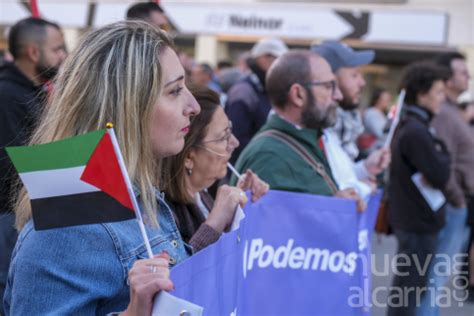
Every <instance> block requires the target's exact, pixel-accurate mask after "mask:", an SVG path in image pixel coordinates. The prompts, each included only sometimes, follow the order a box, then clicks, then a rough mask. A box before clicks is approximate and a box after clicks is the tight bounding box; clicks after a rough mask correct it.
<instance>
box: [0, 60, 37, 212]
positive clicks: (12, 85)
mask: <svg viewBox="0 0 474 316" xmlns="http://www.w3.org/2000/svg"><path fill="white" fill-rule="evenodd" d="M44 97H45V94H44V93H43V90H42V88H39V87H36V86H35V85H34V84H33V82H31V81H30V80H29V79H28V78H27V77H26V76H25V75H24V74H23V73H21V72H20V70H19V69H18V68H17V67H16V66H15V65H13V64H6V65H4V66H3V67H1V68H0V213H1V212H7V211H11V209H12V207H11V205H10V198H11V190H12V184H13V183H14V182H15V181H16V179H17V176H16V172H15V171H14V168H13V166H12V164H11V162H10V160H9V159H8V157H7V154H6V151H5V147H7V146H19V145H25V144H26V143H27V142H28V139H29V137H30V136H31V133H32V131H33V129H34V125H35V123H36V121H37V119H38V116H39V113H40V112H41V110H42V101H43V100H44Z"/></svg>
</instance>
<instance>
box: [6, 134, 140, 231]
mask: <svg viewBox="0 0 474 316" xmlns="http://www.w3.org/2000/svg"><path fill="white" fill-rule="evenodd" d="M117 147H118V146H117ZM6 150H7V153H8V155H9V156H10V159H11V160H12V162H13V164H14V165H15V168H16V170H17V171H18V173H19V175H20V178H21V180H22V182H23V184H24V186H25V188H26V190H27V192H28V195H29V197H30V200H31V208H32V211H33V222H34V225H35V229H36V230H44V229H50V228H57V227H66V226H75V225H85V224H95V223H103V222H115V221H122V220H128V219H133V218H135V212H134V208H133V203H132V200H131V197H130V194H129V191H128V189H127V185H126V181H125V175H124V174H123V172H122V170H125V168H121V167H120V166H121V165H120V162H119V159H120V157H121V156H119V155H120V154H117V152H116V150H115V148H114V144H113V142H112V138H111V135H110V134H109V133H108V132H107V130H99V131H95V132H91V133H87V134H84V135H80V136H76V137H72V138H68V139H64V140H60V141H56V142H52V143H48V144H41V145H33V146H22V147H8V148H7V149H6Z"/></svg>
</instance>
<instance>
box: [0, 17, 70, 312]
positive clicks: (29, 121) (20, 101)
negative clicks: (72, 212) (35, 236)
mask: <svg viewBox="0 0 474 316" xmlns="http://www.w3.org/2000/svg"><path fill="white" fill-rule="evenodd" d="M8 43H9V49H10V52H11V54H12V55H13V58H14V62H13V63H8V64H5V65H4V66H3V67H1V68H0V253H1V254H2V255H1V256H0V258H1V259H0V297H3V291H4V288H5V282H6V277H7V272H8V265H9V261H10V255H11V251H12V249H13V246H14V243H15V240H16V232H15V231H14V228H13V224H14V215H13V212H12V210H13V209H12V204H11V195H12V190H13V183H14V182H15V180H16V179H15V176H14V174H15V172H14V169H13V166H12V165H11V163H10V161H9V159H8V158H7V155H6V152H5V147H6V146H18V145H25V143H26V142H27V141H28V139H29V137H30V134H31V132H32V129H33V128H34V125H35V122H36V120H37V118H38V115H39V114H40V112H41V111H42V109H43V101H44V100H43V99H44V97H45V86H44V84H45V83H46V82H48V81H50V80H51V79H53V78H54V76H55V75H56V73H57V72H58V70H59V67H60V65H61V63H62V62H63V61H64V59H65V58H66V48H65V44H64V39H63V35H62V33H61V29H60V28H59V26H58V25H57V24H55V23H51V22H48V21H46V20H42V19H38V18H27V19H24V20H21V21H19V22H18V23H16V24H15V25H14V26H13V27H12V28H11V30H10V33H9V38H8ZM2 309H3V308H2V305H1V300H0V313H1V312H2Z"/></svg>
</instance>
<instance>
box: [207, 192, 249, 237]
mask: <svg viewBox="0 0 474 316" xmlns="http://www.w3.org/2000/svg"><path fill="white" fill-rule="evenodd" d="M247 201H248V199H247V195H246V194H245V192H244V191H242V189H240V188H237V187H231V186H228V185H222V186H220V187H219V189H218V190H217V194H216V200H215V202H214V207H213V208H212V210H211V212H210V213H209V217H208V218H207V220H206V222H205V223H206V224H207V225H209V226H211V227H212V228H214V230H216V231H217V232H219V233H222V232H223V231H224V230H225V229H226V228H227V227H230V225H231V224H232V221H233V219H234V215H235V211H236V209H237V206H239V205H240V206H241V207H244V205H245V204H246V203H247Z"/></svg>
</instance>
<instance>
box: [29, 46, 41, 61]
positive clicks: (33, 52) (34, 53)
mask: <svg viewBox="0 0 474 316" xmlns="http://www.w3.org/2000/svg"><path fill="white" fill-rule="evenodd" d="M25 56H26V58H28V59H29V60H30V61H31V62H32V63H34V64H35V65H36V64H38V62H39V60H40V58H41V51H40V48H39V46H38V45H36V44H29V45H27V46H26V47H25Z"/></svg>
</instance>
